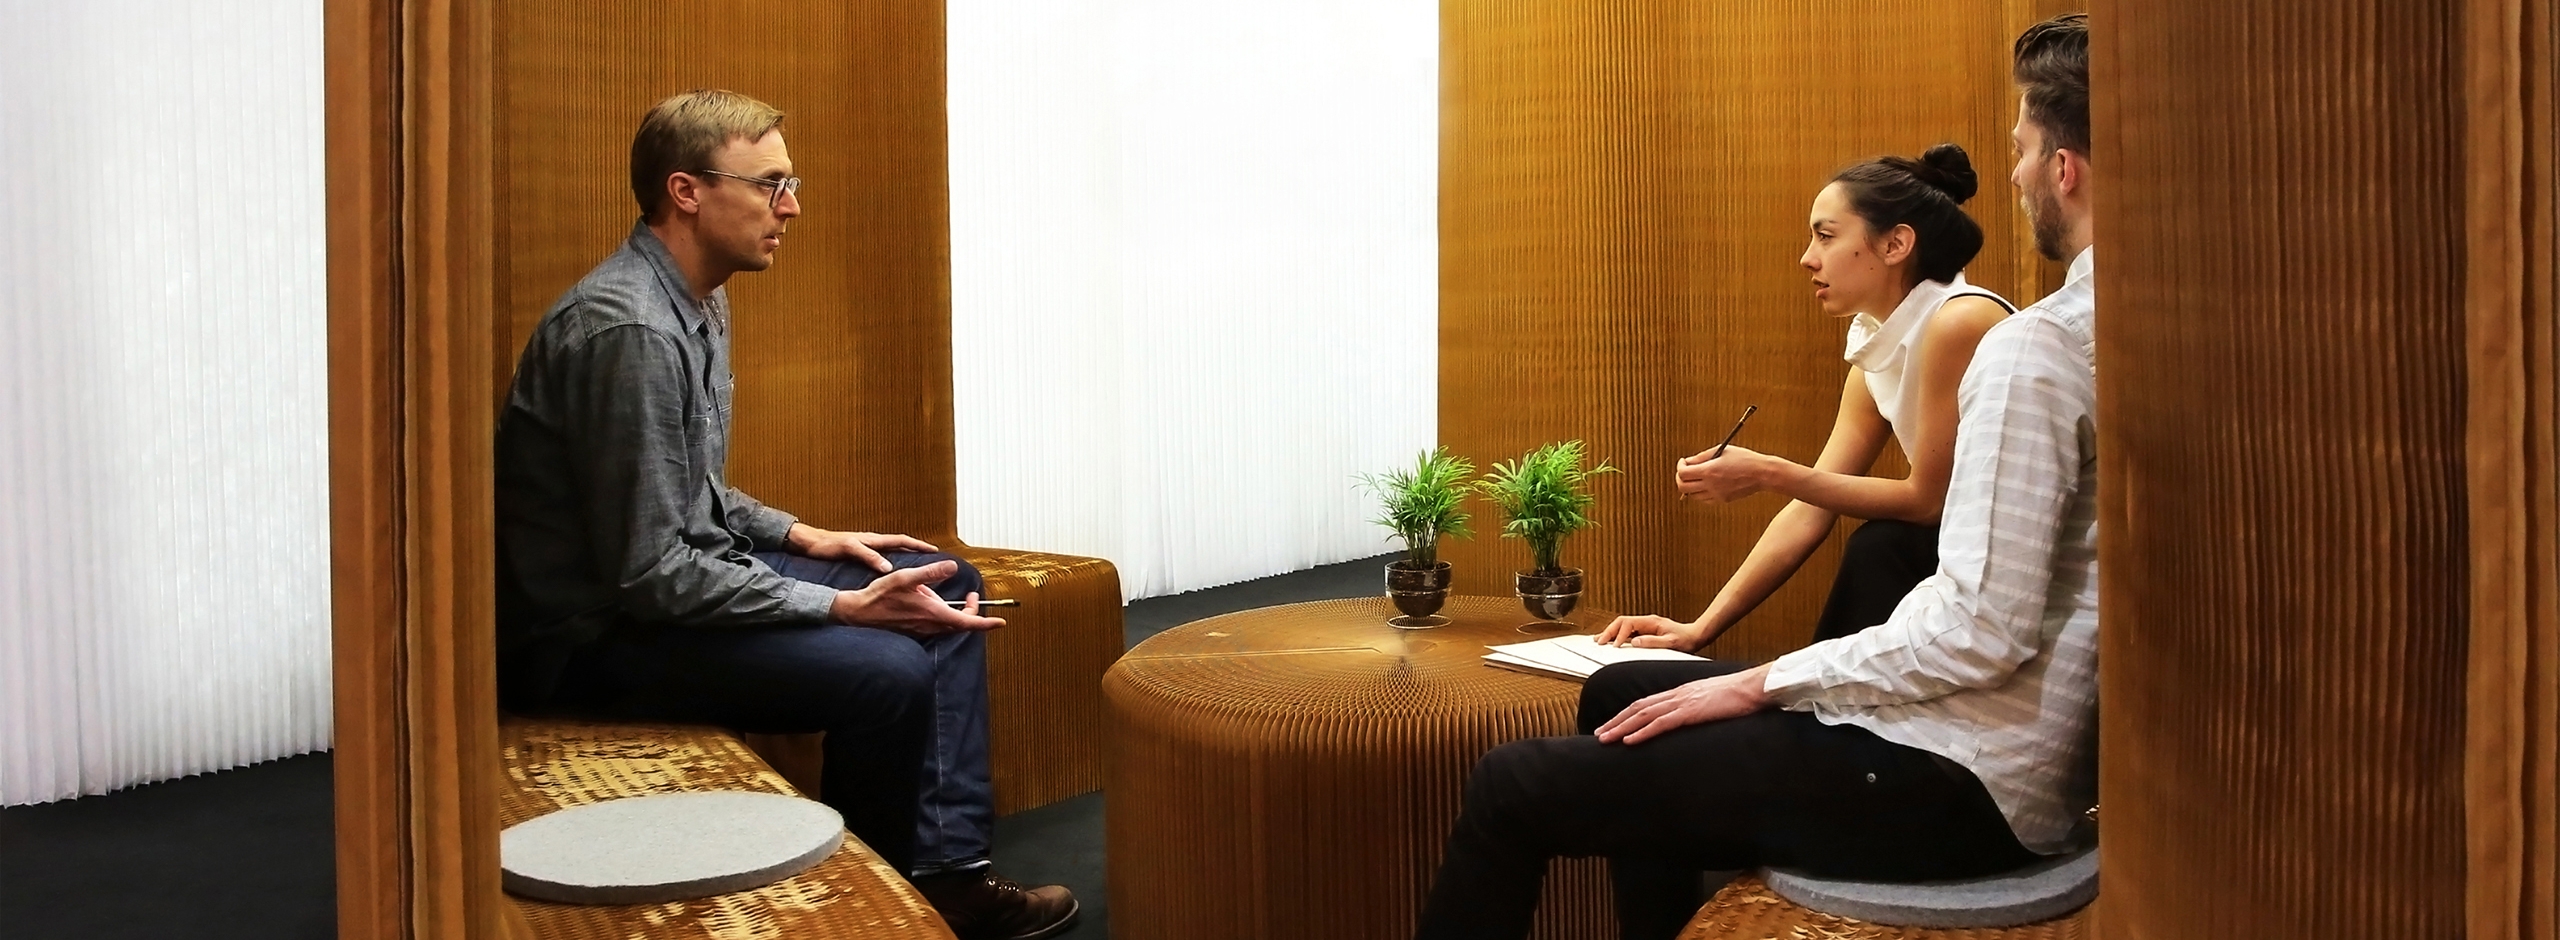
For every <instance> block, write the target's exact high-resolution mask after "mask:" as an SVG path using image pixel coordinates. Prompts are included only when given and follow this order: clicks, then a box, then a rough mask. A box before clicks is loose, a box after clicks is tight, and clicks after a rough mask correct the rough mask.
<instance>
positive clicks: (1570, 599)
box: [1511, 568, 1582, 620]
mask: <svg viewBox="0 0 2560 940" xmlns="http://www.w3.org/2000/svg"><path fill="white" fill-rule="evenodd" d="M1511 583H1512V587H1513V589H1514V590H1516V591H1517V592H1518V593H1519V594H1520V606H1522V607H1525V608H1528V610H1529V614H1530V615H1531V616H1534V617H1536V618H1538V619H1540V620H1563V619H1564V617H1565V615H1566V614H1570V613H1572V612H1573V605H1574V604H1576V603H1578V602H1580V601H1581V600H1582V569H1580V568H1566V569H1564V571H1563V572H1561V573H1558V574H1538V573H1536V572H1533V571H1522V572H1519V573H1517V574H1514V575H1512V576H1511Z"/></svg>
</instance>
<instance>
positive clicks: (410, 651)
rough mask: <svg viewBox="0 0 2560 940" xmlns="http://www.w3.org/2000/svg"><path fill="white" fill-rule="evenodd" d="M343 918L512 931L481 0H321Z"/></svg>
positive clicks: (372, 931)
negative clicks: (507, 899)
mask: <svg viewBox="0 0 2560 940" xmlns="http://www.w3.org/2000/svg"><path fill="white" fill-rule="evenodd" d="M323 22H324V27H323V28H324V40H323V41H324V44H325V49H326V63H327V64H326V101H327V105H328V115H327V119H326V131H325V134H326V141H327V143H326V146H327V150H328V161H327V162H328V182H327V186H328V193H329V207H330V208H329V219H328V234H329V260H328V270H329V295H328V296H329V315H328V324H329V325H328V332H329V450H330V458H329V466H330V470H329V472H330V481H329V487H330V539H331V547H330V552H331V581H332V584H333V585H334V587H333V601H332V610H331V616H332V619H333V626H332V639H333V642H334V644H335V653H334V658H335V672H336V689H335V695H336V727H337V747H336V755H335V757H334V758H333V763H332V766H333V768H334V772H335V775H336V785H335V795H336V800H337V812H336V821H337V846H338V849H337V870H338V933H339V935H340V936H344V937H367V938H372V937H382V938H394V937H439V938H442V937H471V938H483V937H499V936H526V935H528V934H529V931H527V930H526V929H525V926H524V923H523V920H522V918H521V917H518V916H515V915H513V912H512V911H510V910H509V909H508V908H507V906H506V905H505V904H504V903H503V899H502V898H501V896H500V895H499V890H498V825H497V823H498V805H497V783H498V740H497V699H496V688H495V687H496V666H495V663H494V660H493V652H492V645H491V644H492V643H493V642H494V637H493V635H492V633H491V631H490V630H489V628H488V624H489V622H490V612H491V609H492V601H491V595H492V592H493V581H492V578H491V568H490V564H491V559H490V551H491V539H490V528H489V527H490V490H489V479H490V467H489V446H490V435H489V426H490V423H489V422H490V414H491V411H490V408H491V399H490V395H489V387H488V383H487V382H486V381H485V380H484V379H483V377H484V376H486V375H487V374H488V370H489V364H488V357H489V344H488V336H489V335H490V322H491V316H490V311H491V296H490V279H489V270H490V264H489V262H490V258H489V244H490V243H489V238H488V231H489V225H490V212H491V205H490V192H489V176H488V167H489V165H490V164H489V146H490V140H489V127H490V121H489V117H490V109H489V89H490V83H489V63H490V57H489V54H488V51H489V39H490V25H491V17H490V9H489V5H488V3H487V2H486V0H331V2H329V3H328V4H327V5H326V6H325V7H324V12H323Z"/></svg>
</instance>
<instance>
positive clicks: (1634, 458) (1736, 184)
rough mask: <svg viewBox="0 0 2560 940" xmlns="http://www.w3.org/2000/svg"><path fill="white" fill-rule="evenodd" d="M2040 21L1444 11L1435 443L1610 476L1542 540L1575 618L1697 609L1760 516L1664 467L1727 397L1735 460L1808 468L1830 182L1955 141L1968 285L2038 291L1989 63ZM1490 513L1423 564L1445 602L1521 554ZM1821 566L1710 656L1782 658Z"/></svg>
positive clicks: (1726, 11)
mask: <svg viewBox="0 0 2560 940" xmlns="http://www.w3.org/2000/svg"><path fill="white" fill-rule="evenodd" d="M2053 7H2055V5H2054V4H2051V3H2036V2H2025V0H2009V2H1993V0H1976V2H1966V3H1948V4H1933V5H1930V6H1929V7H1928V8H1927V9H1926V11H1925V12H1923V11H1922V10H1920V9H1918V8H1914V7H1911V6H1909V5H1904V4H1892V3H1883V2H1853V3H1822V4H1812V3H1774V4H1748V5H1740V6H1735V5H1726V4H1698V3H1681V2H1672V0H1631V2H1625V3H1607V4H1587V3H1564V2H1557V0H1535V2H1516V0H1500V2H1494V0H1450V2H1447V3H1444V4H1443V5H1442V8H1441V9H1442V18H1443V30H1444V31H1443V43H1442V75H1443V85H1442V94H1443V100H1444V101H1445V102H1446V104H1445V109H1444V116H1443V124H1442V138H1441V210H1440V212H1441V215H1440V237H1441V278H1440V284H1441V306H1440V434H1441V438H1442V440H1443V441H1445V442H1446V443H1447V444H1448V445H1449V446H1450V448H1451V449H1452V450H1454V451H1456V452H1458V453H1461V454H1465V455H1467V456H1470V457H1473V458H1475V459H1476V461H1477V462H1478V463H1479V464H1480V465H1481V464H1486V463H1489V462H1490V461H1492V460H1495V459H1502V458H1509V457H1516V456H1517V455H1518V454H1520V453H1521V452H1523V451H1525V450H1527V449H1528V448H1529V447H1531V446H1534V445H1536V444H1538V443H1542V442H1545V441H1550V440H1562V439H1566V438H1577V437H1578V438H1582V439H1584V440H1586V441H1587V442H1589V443H1590V445H1591V452H1592V453H1593V454H1594V455H1595V457H1605V458H1608V459H1609V460H1610V461H1612V462H1613V463H1615V464H1616V465H1618V466H1620V467H1623V468H1626V469H1627V470H1628V471H1629V472H1628V473H1627V474H1626V475H1625V476H1613V477H1604V478H1602V479H1601V480H1600V481H1599V483H1598V485H1597V492H1598V493H1599V503H1598V505H1597V507H1596V508H1595V513H1596V517H1597V518H1598V519H1599V521H1600V527H1599V528H1597V529H1592V530H1588V531H1586V532H1584V533H1583V534H1581V535H1577V536H1575V537H1574V539H1573V540H1572V541H1570V542H1568V543H1567V544H1566V546H1565V553H1564V560H1565V563H1566V564H1569V565H1579V566H1581V567H1583V568H1585V569H1586V570H1587V571H1588V572H1589V574H1588V576H1587V580H1586V582H1585V583H1586V588H1585V590H1586V591H1588V592H1589V595H1590V596H1589V598H1588V599H1589V600H1590V601H1592V602H1594V603H1598V604H1602V605H1606V606H1609V607H1614V608H1617V609H1620V610H1626V611H1631V612H1658V613H1663V614H1669V615H1673V616H1678V617H1683V618H1686V617H1690V616H1694V615H1696V614H1697V613H1698V612H1699V611H1701V610H1704V609H1705V607H1706V604H1707V601H1708V600H1710V599H1711V598H1712V597H1713V596H1714V594H1715V591H1716V589H1717V588H1718V587H1720V586H1721V585H1722V584H1723V581H1724V578H1725V576H1726V575H1727V574H1728V573H1730V572H1731V571H1732V570H1733V568H1734V566H1736V565H1738V564H1740V563H1741V561H1742V558H1743V556H1744V555H1745V554H1746V553H1748V551H1749V550H1750V547H1751V544H1752V543H1753V542H1754V541H1756V540H1757V539H1758V537H1759V534H1760V531H1761V528H1762V527H1763V526H1764V525H1766V524H1767V522H1768V520H1769V518H1770V517H1771V516H1772V515H1774V514H1775V513H1776V512H1777V511H1778V509H1779V508H1780V507H1781V506H1782V505H1783V502H1782V501H1781V500H1780V499H1779V498H1777V497H1774V496H1761V497H1755V498H1753V499H1752V500H1750V501H1746V502H1743V503H1740V504H1737V505H1733V506H1723V507H1709V506H1704V505H1691V504H1683V503H1680V502H1678V501H1677V499H1676V497H1677V493H1676V491H1675V490H1674V489H1673V486H1672V482H1671V477H1672V474H1671V468H1672V466H1673V464H1674V463H1675V462H1676V461H1677V460H1678V459H1679V458H1680V457H1681V456H1683V455H1686V454H1689V453H1694V452H1696V451H1698V450H1700V449H1702V448H1705V447H1707V446H1710V445H1712V444H1714V443H1715V441H1716V440H1717V439H1718V438H1719V437H1721V436H1722V435H1723V434H1724V432H1725V430H1726V429H1727V428H1729V427H1730V426H1731V425H1732V423H1733V420H1734V418H1735V417H1736V416H1737V415H1739V414H1740V413H1741V412H1742V409H1743V406H1744V405H1745V404H1758V405H1759V406H1760V413H1759V415H1758V416H1757V417H1755V418H1753V419H1752V422H1751V426H1750V428H1749V429H1748V430H1746V431H1744V432H1743V435H1742V437H1741V438H1740V439H1739V440H1740V442H1741V443H1742V444H1744V445H1746V446H1750V447H1753V448H1755V449H1760V450H1765V451H1768V452H1771V453H1775V454H1779V455H1783V456H1787V457H1790V458H1792V459H1795V460H1798V461H1801V462H1806V463H1810V462H1811V461H1812V460H1813V459H1814V457H1815V456H1816V455H1818V454H1819V453H1820V451H1821V448H1822V443H1823V439H1824V437H1825V436H1826V435H1827V434H1828V433H1829V431H1830V428H1831V424H1832V418H1833V415H1834V413H1835V412H1836V410H1837V407H1838V404H1839V393H1840V387H1841V383H1842V380H1843V379H1844V378H1845V377H1846V375H1847V370H1848V366H1847V364H1846V363H1844V362H1843V361H1842V360H1841V358H1840V352H1841V347H1842V344H1843V336H1844V333H1845V330H1846V326H1845V324H1844V323H1842V322H1841V321H1837V320H1833V319H1831V318H1829V317H1826V316H1824V315H1823V314H1822V313H1821V311H1820V308H1818V307H1817V306H1815V304H1814V302H1813V300H1812V292H1811V289H1810V287H1809V286H1808V285H1807V283H1806V280H1805V273H1804V270H1803V269H1802V268H1801V267H1798V266H1797V265H1796V259H1797V257H1798V256H1799V255H1800V254H1801V253H1802V252H1803V250H1804V242H1805V216H1806V214H1807V211H1808V208H1809V207H1810V205H1811V203H1812V200H1813V195H1814V193H1815V192H1816V191H1818V190H1819V189H1820V188H1821V187H1822V186H1823V184H1824V183H1825V182H1827V181H1828V180H1829V179H1830V176H1831V174H1832V173H1833V172H1834V171H1836V170H1838V169H1839V168H1841V167H1843V166H1846V165H1848V164H1850V163H1853V162H1856V161H1858V160H1862V159H1865V158H1868V157H1871V156H1875V155H1878V154H1884V153H1899V154H1904V155H1916V154H1918V153H1919V152H1920V151H1921V150H1923V149H1925V148H1926V147H1928V146H1929V145H1931V144H1934V143H1937V142H1939V141H1949V140H1951V141H1954V142H1956V143H1958V144H1960V145H1962V146H1963V147H1964V148H1965V150H1966V152H1967V153H1969V154H1971V155H1972V157H1973V159H1974V161H1975V167H1976V169H1977V171H1978V172H1979V173H1980V174H1981V176H1982V189H1981V192H1980V194H1979V195H1977V197H1976V198H1975V201H1974V202H1973V203H1971V204H1970V205H1969V206H1968V207H1967V208H1968V210H1969V211H1971V212H1972V213H1973V214H1974V216H1975V218H1976V219H1978V220H1979V221H1980V222H1981V223H1982V226H1983V229H1984V232H1985V234H1986V236H1987V237H1986V244H1985V247H1984V249H1983V252H1982V255H1981V256H1980V257H1979V258H1977V259H1976V261H1975V262H1974V264H1973V266H1972V269H1971V271H1970V275H1971V277H1972V278H1973V279H1974V280H1975V281H1976V282H1977V283H1980V284H1983V285H1984V286H1987V287H1990V288H1992V289H1994V290H1998V291H2000V292H2002V293H2003V294H2005V295H2007V296H2010V297H2013V298H2017V299H2019V300H2020V301H2021V302H2024V301H2027V300H2032V299H2033V298H2034V297H2035V296H2037V295H2039V294H2041V292H2042V291H2043V290H2044V289H2046V288H2048V287H2049V286H2051V285H2052V284H2054V283H2056V280H2055V278H2054V272H2053V269H2052V268H2051V267H2050V266H2049V265H2047V264H2046V263H2044V262H2042V261H2040V260H2036V259H2034V257H2033V255H2032V251H2031V248H2030V246H2029V245H2028V244H2027V242H2028V239H2027V238H2026V237H2025V231H2024V222H2023V219H2022V218H2021V217H2020V216H2019V214H2018V212H2017V210H2016V209H2015V208H2014V206H2012V205H2011V203H2012V201H2013V200H2014V195H2013V191H2011V190H2010V189H2009V188H2008V186H2007V183H2006V182H2005V176H2006V167H2007V165H2008V164H2007V158H2006V155H2007V153H2008V132H2009V127H2010V124H2011V122H2012V121H2013V119H2014V118H2015V116H2016V112H2017V103H2016V102H2017V99H2016V97H2015V92H2014V90H2013V89H2012V88H2011V87H2010V85H2009V81H2008V45H2009V41H2010V39H2011V38H2012V37H2014V36H2015V35H2016V34H2017V31H2018V29H2019V28H2021V27H2023V26H2024V25H2026V24H2027V23H2030V22H2033V21H2035V20H2036V19H2039V18H2041V17H2042V16H2045V15H2049V13H2050V12H2052V10H2051V9H2049V8H2053ZM1879 312H1881V311H1879ZM1889 469H1898V464H1896V465H1895V467H1890V468H1889ZM1485 521H1486V523H1487V524H1486V525H1484V526H1482V527H1481V528H1482V529H1483V530H1484V531H1485V534H1484V535H1483V536H1481V537H1479V538H1478V539H1476V540H1474V541H1472V542H1457V543H1453V544H1450V545H1448V546H1447V547H1444V548H1443V552H1444V555H1445V556H1446V557H1448V558H1449V559H1450V560H1451V561H1452V562H1454V563H1455V564H1456V566H1457V569H1458V573H1457V576H1458V578H1459V581H1458V587H1459V589H1460V590H1463V591H1469V592H1475V593H1505V594H1507V593H1509V592H1510V590H1511V586H1510V574H1511V572H1512V571H1514V570H1515V569H1518V568H1522V567H1525V566H1526V565H1527V558H1528V555H1527V552H1526V550H1525V548H1524V547H1522V546H1521V545H1520V544H1519V543H1518V542H1517V541H1516V540H1515V541H1504V540H1500V539H1497V538H1494V537H1493V535H1492V532H1493V531H1494V530H1496V529H1497V528H1498V520H1492V519H1487V520H1485ZM1837 557H1838V546H1837V539H1836V538H1835V539H1834V540H1833V544H1831V545H1828V546H1826V547H1825V548H1824V549H1823V550H1822V551H1821V552H1819V553H1817V555H1816V556H1815V558H1814V559H1813V561H1812V562H1810V563H1808V564H1807V565H1806V566H1805V568H1804V570H1803V571H1802V572H1801V573H1800V574H1798V575H1797V577H1796V578H1795V580H1794V581H1793V582H1791V583H1790V584H1789V585H1788V586H1787V587H1786V588H1784V589H1782V590H1781V591H1779V592H1778V594H1777V595H1775V596H1774V597H1772V598H1771V599H1770V601H1769V602H1768V603H1767V604H1765V605H1764V606H1762V607H1761V608H1760V611H1759V612H1758V613H1756V614H1754V615H1753V616H1751V617H1750V618H1747V619H1745V620H1744V621H1743V622H1742V624H1741V625H1740V626H1738V627H1737V628H1736V629H1735V630H1734V631H1733V632H1732V633H1729V634H1727V638H1726V639H1724V640H1722V641H1720V642H1719V643H1718V644H1717V648H1716V652H1717V654H1718V655H1725V656H1749V657H1759V656H1769V655H1774V654H1776V653H1778V652H1782V651H1784V650H1787V649H1792V648H1794V647H1796V646H1800V645H1802V644H1803V643H1804V642H1805V641H1806V640H1807V639H1808V638H1809V637H1810V636H1811V635H1812V629H1813V620H1814V616H1815V614H1816V613H1818V612H1819V610H1820V607H1821V602H1822V598H1823V595H1824V592H1825V591H1827V590H1828V586H1829V582H1830V577H1831V574H1832V571H1833V570H1834V568H1835V566H1836V564H1837Z"/></svg>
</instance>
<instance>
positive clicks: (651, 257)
mask: <svg viewBox="0 0 2560 940" xmlns="http://www.w3.org/2000/svg"><path fill="white" fill-rule="evenodd" d="M626 244H627V245H629V246H630V248H631V250H632V251H634V252H638V253H639V255H640V257H642V258H646V259H648V261H649V266H650V267H651V268H653V269H655V270H656V271H657V272H658V284H659V286H662V287H664V288H666V290H667V296H669V297H673V298H675V299H676V316H677V317H678V318H679V319H682V320H683V321H684V325H685V328H686V329H688V330H693V331H696V332H700V331H702V330H703V329H704V328H706V327H709V326H711V325H713V324H715V323H717V322H719V321H721V320H724V319H726V318H725V317H721V316H716V315H715V314H716V313H717V312H720V311H721V310H722V309H723V308H725V307H726V306H727V299H726V298H724V297H722V296H720V291H719V290H718V289H714V290H712V292H711V297H710V298H709V301H708V303H707V304H698V303H695V302H694V299H693V285H692V284H691V283H688V282H687V281H686V280H685V279H684V271H683V270H682V269H679V268H677V267H676V256H675V255H674V254H673V253H672V252H669V251H667V243H666V242H663V241H660V240H658V233H656V232H653V231H650V230H649V220H647V219H642V220H640V221H638V222H634V223H631V239H630V240H629V241H628V242H626ZM706 307H707V308H708V309H706Z"/></svg>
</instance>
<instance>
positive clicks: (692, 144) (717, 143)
mask: <svg viewBox="0 0 2560 940" xmlns="http://www.w3.org/2000/svg"><path fill="white" fill-rule="evenodd" d="M781 127H782V112H781V111H780V110H777V109H775V108H774V106H772V105H769V104H766V103H764V102H761V101H757V100H755V99H753V98H749V97H747V96H745V95H741V94H739V93H737V92H734V91H724V90H722V89H718V88H696V89H694V90H692V91H688V92H685V93H683V94H680V95H675V96H672V97H669V98H667V99H666V100H664V101H660V102H658V103H657V104H656V105H655V106H653V107H651V108H650V109H649V114H648V116H646V117H643V118H641V119H640V132H639V133H637V134H634V135H632V136H631V195H632V197H633V198H635V199H638V200H639V201H640V215H641V217H642V218H647V219H655V218H657V217H658V210H659V209H660V208H662V207H664V206H665V205H666V202H667V177H668V175H670V174H675V173H692V172H696V171H700V170H708V169H710V168H711V155H712V154H713V153H715V152H717V151H719V149H720V148H721V147H724V146H727V145H728V143H729V141H730V140H732V139H739V138H743V139H745V140H747V141H749V142H754V141H758V140H763V139H764V135H766V134H770V133H772V132H774V131H775V130H777V129H779V128H781Z"/></svg>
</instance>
